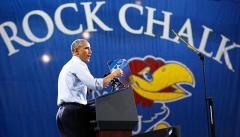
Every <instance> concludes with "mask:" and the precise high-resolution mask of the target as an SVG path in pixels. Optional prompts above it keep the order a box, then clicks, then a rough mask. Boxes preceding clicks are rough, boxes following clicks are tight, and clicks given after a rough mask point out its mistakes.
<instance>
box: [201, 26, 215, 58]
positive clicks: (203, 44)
mask: <svg viewBox="0 0 240 137" xmlns="http://www.w3.org/2000/svg"><path fill="white" fill-rule="evenodd" d="M202 27H203V29H204V31H203V35H202V39H201V42H200V46H199V51H200V52H201V53H203V54H204V55H206V56H208V57H211V56H212V54H213V52H210V53H207V52H206V51H205V47H206V43H207V40H208V36H209V33H210V32H212V29H210V28H208V27H206V26H204V25H203V26H202Z"/></svg>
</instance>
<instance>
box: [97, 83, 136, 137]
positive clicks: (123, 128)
mask: <svg viewBox="0 0 240 137" xmlns="http://www.w3.org/2000/svg"><path fill="white" fill-rule="evenodd" d="M93 103H95V107H96V120H95V121H94V122H95V131H96V136H97V137H130V136H131V131H132V130H133V128H134V127H135V125H136V124H137V121H138V119H137V109H136V104H135V101H134V97H133V93H132V89H131V88H130V87H128V88H124V89H121V90H118V91H115V92H111V93H109V94H107V95H103V96H101V97H98V98H96V99H95V100H94V101H93Z"/></svg>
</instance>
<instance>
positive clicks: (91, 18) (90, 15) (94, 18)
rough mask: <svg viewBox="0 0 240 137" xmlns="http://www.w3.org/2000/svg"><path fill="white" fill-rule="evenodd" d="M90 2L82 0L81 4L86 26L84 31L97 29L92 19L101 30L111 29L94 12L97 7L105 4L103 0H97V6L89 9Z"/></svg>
mask: <svg viewBox="0 0 240 137" xmlns="http://www.w3.org/2000/svg"><path fill="white" fill-rule="evenodd" d="M91 4H92V3H91V2H82V3H81V5H83V6H84V10H85V15H86V20H87V26H88V29H87V30H86V31H97V29H95V28H94V26H93V21H94V22H95V23H96V24H98V25H99V27H101V28H102V29H103V30H105V31H112V30H113V29H112V28H109V27H108V26H107V25H105V24H104V23H103V22H102V21H101V20H100V19H99V18H98V17H97V16H96V15H95V14H96V13H97V11H98V9H99V8H100V7H101V6H102V5H103V4H105V1H101V2H97V6H96V7H95V8H94V9H93V11H91V8H90V5H91Z"/></svg>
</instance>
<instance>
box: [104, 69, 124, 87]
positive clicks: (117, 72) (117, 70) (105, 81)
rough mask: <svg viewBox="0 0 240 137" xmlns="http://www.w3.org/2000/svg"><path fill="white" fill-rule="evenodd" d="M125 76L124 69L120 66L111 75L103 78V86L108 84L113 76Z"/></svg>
mask: <svg viewBox="0 0 240 137" xmlns="http://www.w3.org/2000/svg"><path fill="white" fill-rule="evenodd" d="M120 76H123V71H122V70H121V69H120V68H117V69H114V70H113V71H112V72H111V73H110V74H109V75H107V76H106V77H104V78H103V87H106V86H108V84H109V83H110V82H111V80H112V79H113V78H116V77H120Z"/></svg>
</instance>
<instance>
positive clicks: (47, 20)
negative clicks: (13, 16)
mask: <svg viewBox="0 0 240 137" xmlns="http://www.w3.org/2000/svg"><path fill="white" fill-rule="evenodd" d="M32 15H38V16H40V17H42V18H43V19H44V21H45V23H46V25H47V28H48V33H47V35H46V36H45V37H44V38H39V37H36V36H35V35H34V34H33V33H32V31H31V29H30V27H29V17H30V16H32ZM22 25H23V30H24V32H25V34H26V36H27V37H28V38H29V39H30V40H32V41H34V42H43V41H46V40H48V39H49V38H50V37H51V36H52V34H53V29H54V28H53V22H52V20H51V18H50V17H49V15H48V14H47V13H45V12H43V11H41V10H33V11H31V12H29V13H27V15H25V16H24V18H23V24H22ZM36 27H37V26H36Z"/></svg>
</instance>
